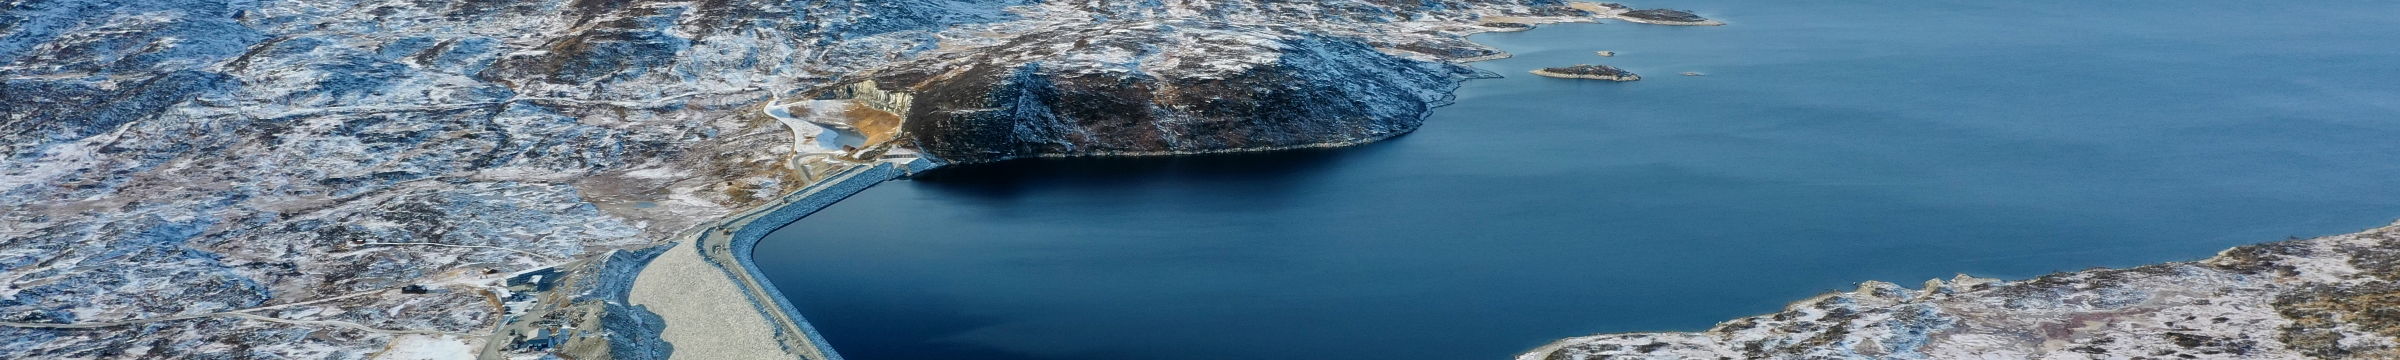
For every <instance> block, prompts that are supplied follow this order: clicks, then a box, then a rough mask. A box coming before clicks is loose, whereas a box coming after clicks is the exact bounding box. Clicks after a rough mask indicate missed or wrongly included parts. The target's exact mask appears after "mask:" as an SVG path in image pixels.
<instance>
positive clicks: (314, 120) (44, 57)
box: [0, 0, 1584, 358]
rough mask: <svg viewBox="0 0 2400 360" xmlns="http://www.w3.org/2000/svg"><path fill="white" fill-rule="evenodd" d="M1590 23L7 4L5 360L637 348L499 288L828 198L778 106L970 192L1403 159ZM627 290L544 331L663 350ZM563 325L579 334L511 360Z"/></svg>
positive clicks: (2, 41)
mask: <svg viewBox="0 0 2400 360" xmlns="http://www.w3.org/2000/svg"><path fill="white" fill-rule="evenodd" d="M1581 14H1584V13H1583V12H1581V11H1577V10H1572V9H1567V8H1564V7H1561V6H1560V4H1558V3H1555V2H1547V1H1500V0H1477V1H1460V0H1437V1H1415V2H1379V1H1335V2H1288V3H1287V2H1257V1H1214V2H1206V3H1176V4H1167V3H1160V2H1125V3H1110V2H1056V3H1051V2H1037V1H1030V0H1025V1H967V0H897V1H809V2H795V1H764V0H698V1H664V0H549V1H491V0H472V1H420V0H327V1H291V0H241V1H206V0H140V1H134V0H22V1H11V2H5V3H0V156H4V157H5V159H6V160H5V161H0V284H5V286H0V357H6V358H60V357H104V358H106V357H142V356H152V357H218V358H290V357H308V358H358V357H365V356H369V355H372V354H376V353H378V352H381V351H399V350H387V346H388V347H390V348H392V349H403V350H405V349H420V348H422V349H447V348H483V349H499V350H505V351H504V352H508V353H512V354H516V353H543V352H549V351H557V350H556V349H557V348H556V347H552V346H554V345H565V344H564V343H576V344H593V343H635V344H639V343H643V341H644V339H646V337H645V336H643V334H640V333H641V332H643V331H654V330H655V329H651V330H643V329H644V328H654V326H648V325H643V326H627V327H625V330H626V331H629V332H631V333H628V334H622V335H612V334H609V333H607V332H605V331H602V332H591V331H594V330H593V328H592V327H589V326H585V327H580V328H579V327H576V325H575V324H572V323H562V322H544V321H547V320H542V319H547V318H552V317H557V318H560V319H566V318H577V317H585V316H584V315H589V313H578V312H573V311H570V310H573V309H565V310H559V311H536V312H532V313H528V312H526V311H528V310H527V309H526V308H524V306H535V305H539V304H533V303H526V302H523V301H519V300H521V299H528V298H534V299H543V298H552V297H545V296H531V295H527V294H524V293H522V292H524V291H534V292H540V291H549V290H542V289H538V288H537V289H532V290H526V289H525V288H523V287H520V286H515V285H511V283H512V282H515V281H517V280H512V279H520V278H519V276H520V275H524V274H529V273H532V272H538V271H537V270H539V271H581V270H572V269H577V268H582V266H570V265H572V264H590V263H591V262H590V261H589V260H591V259H595V258H597V257H601V256H604V254H611V253H618V252H614V251H617V250H639V249H647V248H652V247H655V246H657V245H659V244H661V243H662V242H663V241H665V240H666V239H669V238H671V237H672V236H673V235H674V234H677V233H681V232H684V231H686V230H689V229H691V227H692V226H694V225H695V224H700V223H704V222H707V221H709V220H712V219H715V218H717V217H720V216H723V215H725V214H728V213H730V212H732V211H734V210H737V209H741V208H744V207H749V206H755V205H757V204H760V203H762V202H763V201H765V200H766V199H769V198H771V197H773V196H776V195H779V194H783V193H786V192H789V191H792V190H793V189H796V188H798V187H799V186H802V185H805V184H806V183H808V182H809V181H813V180H812V178H811V177H810V176H809V174H806V173H805V171H802V170H800V169H795V166H794V165H793V163H794V162H795V161H794V160H795V158H796V154H795V153H794V148H795V147H794V146H792V143H793V141H794V139H793V136H794V135H792V134H794V133H795V132H793V131H790V130H787V129H786V128H785V127H784V125H782V124H781V123H779V122H777V121H776V120H775V119H772V118H770V117H768V116H766V115H763V114H761V113H760V112H759V111H758V108H759V105H761V104H763V103H766V102H768V101H769V99H771V98H774V97H775V96H776V95H777V94H782V95H798V94H799V93H800V91H796V90H799V89H821V88H831V87H838V86H840V85H842V84H843V83H845V82H848V81H853V80H857V79H879V80H886V81H879V82H878V84H884V86H885V87H887V88H888V89H884V90H890V92H889V94H887V95H893V96H888V97H882V98H879V99H885V100H891V99H909V100H906V101H904V102H905V103H907V104H908V105H909V106H908V110H906V111H905V113H906V114H905V115H907V116H906V117H907V122H906V123H905V125H904V126H905V129H907V130H910V131H911V132H910V133H908V134H906V136H905V139H904V141H902V143H903V144H900V145H904V146H922V147H926V148H928V149H930V150H933V151H934V152H935V153H937V154H939V155H943V156H952V157H956V158H958V159H960V160H967V161H984V160H995V159H1001V158H1008V157H1019V156H1037V155H1080V154H1105V153H1126V152H1193V151H1217V150H1234V149H1263V148H1275V147H1288V146H1304V145H1316V144H1339V143H1348V142H1355V141H1363V140H1371V139H1376V138H1381V137H1385V136H1390V135H1391V134H1397V133H1400V132H1405V131H1407V130H1408V129H1411V128H1413V127H1414V126H1415V125H1416V122H1417V121H1418V120H1417V119H1419V118H1420V117H1421V116H1422V113H1423V111H1425V110H1426V109H1427V108H1430V107H1432V106H1434V105H1437V104H1439V103H1440V102H1441V101H1442V99H1443V98H1444V96H1445V95H1443V92H1445V91H1447V90H1448V89H1449V88H1450V86H1452V82H1454V81H1456V80H1457V79H1460V78H1462V77H1465V76H1468V75H1469V73H1468V72H1467V71H1465V70H1462V69H1460V68H1457V67H1455V66H1451V65H1446V64H1442V63H1441V62H1440V60H1441V58H1440V56H1446V55H1440V54H1490V53H1493V52H1492V51H1490V50H1489V49H1484V48H1481V47H1479V46H1474V45H1472V44H1467V43H1465V42H1463V41H1460V40H1459V38H1458V36H1459V35H1461V34H1464V33H1467V32H1472V31H1484V30H1488V29H1489V28H1485V27H1481V26H1478V25H1477V23H1480V22H1483V21H1484V19H1487V18H1492V17H1499V16H1511V17H1526V18H1538V19H1540V20H1538V21H1561V20H1575V19H1580V18H1578V16H1581ZM1395 49H1416V50H1395ZM895 104H898V103H897V102H895V103H893V104H885V105H886V107H892V106H890V105H895ZM894 108H895V109H896V108H897V107H894ZM562 266H564V267H562ZM612 266H613V265H612ZM542 269H551V270H542ZM559 269H568V270H559ZM617 272H622V271H617ZM577 279H584V280H577V281H578V282H593V283H596V284H602V285H594V286H597V287H599V288H607V286H603V285H605V283H607V282H608V281H619V280H607V279H601V280H589V278H583V277H578V278H577ZM587 280H588V281H587ZM608 293H609V292H606V291H598V292H588V294H596V295H589V296H583V295H578V297H573V298H572V300H573V301H563V300H562V301H551V302H557V303H561V304H570V303H571V304H574V305H571V306H578V307H586V308H590V309H606V311H604V312H606V313H607V314H608V315H606V316H598V317H596V318H599V319H602V320H598V321H601V322H613V323H628V322H630V323H641V321H612V320H606V319H642V318H643V317H642V316H638V315H640V314H638V313H636V314H618V312H628V311H639V309H638V308H630V307H625V306H622V305H623V304H622V303H621V302H622V300H621V299H617V298H615V297H612V296H609V295H607V294H608ZM578 294H585V293H578ZM527 301H530V300H527ZM545 301H547V300H545ZM593 301H598V302H601V303H602V304H599V305H593V304H592V303H591V302H593ZM612 302H613V303H612ZM529 304H530V305H529ZM541 306H547V305H541ZM552 310H558V309H552ZM560 314H581V315H575V316H565V315H560ZM554 315H557V316H554ZM560 316H564V317H560ZM525 321H534V322H535V323H531V324H527V323H525ZM562 321H563V320H562ZM669 321H671V319H669ZM653 325H654V324H653ZM566 329H581V331H585V332H579V333H576V334H575V335H573V336H572V337H571V338H559V337H556V336H550V337H543V336H533V335H528V336H513V335H509V334H555V333H556V331H561V330H566ZM496 334H497V335H498V336H495V335H496ZM542 339H554V340H555V339H567V340H558V341H556V342H564V343H560V344H551V343H547V342H545V341H550V340H542ZM395 344H401V345H395ZM641 348H642V349H661V350H658V351H653V350H641V351H631V352H627V353H626V354H633V355H627V356H635V357H639V356H641V355H639V354H649V353H656V352H660V351H663V349H668V348H670V347H666V346H648V345H643V346H641Z"/></svg>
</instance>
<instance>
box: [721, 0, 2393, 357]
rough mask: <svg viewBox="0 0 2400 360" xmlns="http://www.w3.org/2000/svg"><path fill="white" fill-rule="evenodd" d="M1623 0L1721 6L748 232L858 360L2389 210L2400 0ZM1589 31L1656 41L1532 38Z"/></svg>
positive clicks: (1435, 335) (1857, 270)
mask: <svg viewBox="0 0 2400 360" xmlns="http://www.w3.org/2000/svg"><path fill="white" fill-rule="evenodd" d="M1635 5H1640V6H1672V7H1676V8H1689V9H1695V10H1699V11H1700V12H1701V13H1703V14H1705V15H1710V16H1713V17H1718V18H1723V19H1725V20H1727V21H1729V22H1731V23H1733V25H1732V26H1726V27H1712V28H1688V27H1660V26H1642V25H1632V24H1602V25H1588V24H1586V25H1555V26H1545V27H1543V28H1541V29H1539V30H1535V31H1532V32H1526V33H1508V34H1488V35H1482V36H1477V39H1478V40H1480V41H1483V42H1485V43H1488V44H1493V45H1496V46H1500V47H1502V48H1505V49H1508V50H1510V51H1512V52H1515V53H1517V55H1518V56H1517V57H1516V58H1514V59H1508V60H1501V61H1493V62H1486V63H1480V64H1478V66H1479V67H1482V68H1485V69H1489V70H1492V71H1495V72H1498V73H1501V74H1506V75H1508V76H1509V77H1508V78H1506V79H1497V80H1479V81H1473V82H1469V83H1468V84H1467V86H1466V87H1465V88H1464V89H1460V91H1459V104H1458V105H1456V106H1452V107H1447V108H1443V109H1441V110H1439V111H1437V112H1436V113H1435V114H1434V116H1433V118H1432V119H1431V120H1429V121H1427V122H1426V125H1425V127H1424V128H1423V129H1422V130H1419V131H1418V132H1417V133H1415V134H1412V135H1408V136H1405V137H1401V138H1398V139H1395V140H1392V141H1389V142H1385V143H1380V144H1373V145H1368V146H1362V147H1358V148H1351V149H1340V150H1326V151H1303V152H1284V153H1273V154H1255V155H1228V156H1205V157H1182V158H1144V159H1101V160H1093V159H1087V160H1043V161H1022V162H1012V163H1005V164H1001V165H998V166H986V167H974V168H958V169H953V170H951V171H950V172H947V173H943V174H939V175H941V176H939V177H936V178H928V179H920V180H914V181H903V182H894V183H887V184H884V185H881V186H878V187H876V188H874V189H872V190H869V191H867V192H865V193H863V194H860V195H858V196H857V197H854V198H851V199H849V200H848V201H845V202H843V203H841V204H839V205H835V206H833V207H832V208H830V209H827V210H825V211H824V212H821V213H818V214H816V215H814V216H811V217H809V218H807V219H804V220H801V221H800V222H799V223H796V224H794V225H792V226H790V227H788V228H785V229H784V230H782V231H781V232H779V233H777V234H775V236H774V237H773V238H770V239H767V240H766V241H765V242H764V243H762V244H761V245H759V248H758V252H757V258H758V262H759V264H760V265H761V266H763V267H765V269H764V270H765V271H766V272H767V274H769V277H771V278H772V279H773V280H774V281H775V282H776V285H777V286H778V287H780V288H782V289H785V290H787V295H789V297H790V298H791V300H792V301H793V302H794V303H796V304H797V306H799V307H800V310H801V311H802V312H803V313H804V314H806V315H807V316H808V318H809V319H810V320H811V321H813V322H814V323H815V325H816V326H817V328H818V329H821V330H823V332H824V333H825V336H826V337H827V338H828V339H829V340H830V341H831V342H832V344H833V345H834V346H835V347H836V348H838V349H839V350H840V351H841V352H842V353H843V354H844V355H846V356H847V357H848V358H850V359H853V360H905V359H1302V358H1307V359H1500V358H1504V357H1507V356H1510V355H1512V354H1514V353H1515V352H1518V351H1521V350H1525V349H1528V348H1531V347H1533V346H1536V345H1539V344H1541V343H1544V342H1547V341H1549V340H1552V339H1555V338H1559V337H1566V336H1575V335H1583V334H1587V333H1594V332H1622V331H1653V330H1698V329H1704V328H1706V327H1708V326H1709V325H1711V324H1712V323H1713V322H1715V321H1719V320H1725V319H1730V318H1733V317H1738V316H1743V315H1750V314H1756V313H1763V312H1769V311H1772V310H1775V309H1777V308H1779V307H1780V306H1782V305H1783V304H1784V303H1786V302H1788V301H1792V300H1797V299H1800V298H1803V297H1807V296H1809V295H1812V294H1816V293H1819V292H1823V291H1828V290H1835V289H1842V288H1847V287H1850V286H1852V284H1853V283H1855V282H1857V281H1861V280H1871V279H1872V280H1887V281H1898V282H1903V283H1914V282H1918V281H1922V280H1924V279H1927V278H1935V277H1948V276H1950V275H1952V274H1955V273H1960V272H1964V273H1968V274H1974V275H1979V276H1995V277H2007V278H2022V277H2029V276H2035V275H2039V274H2043V273H2047V272H2052V271H2061V270H2076V269H2082V268H2086V267H2093V266H2127V265H2136V264H2144V263H2153V262H2162V261H2173V260H2186V259H2195V258H2201V257H2206V256H2209V255H2211V254H2213V253H2214V252H2216V251H2218V250H2221V249H2223V248H2226V247H2229V246H2234V245H2239V244H2245V243H2254V242H2263V241H2270V240H2279V239H2283V238H2285V237H2288V236H2304V237H2305V236H2315V235H2327V234H2338V233H2346V232H2351V231H2355V230H2359V229H2364V228H2368V227H2373V226H2377V225H2381V224H2385V223H2387V222H2389V221H2390V220H2392V219H2394V218H2400V186H2395V184H2400V141H2395V139H2400V16H2394V14H2400V2H2389V1H2310V2H2261V1H2110V2H2083V1H2010V2H1985V1H1922V0H1884V1H1857V2H1817V1H1811V2H1795V1H1684V2H1674V3H1652V4H1635ZM1594 50H1613V51H1616V52H1618V53H1619V55H1618V56H1617V57H1614V58H1600V57H1595V56H1593V55H1591V52H1592V51H1594ZM1575 63H1607V64H1613V65H1618V66H1621V67H1624V68H1626V69H1629V70H1632V71H1635V72H1639V73H1642V74H1644V75H1645V76H1646V78H1647V79H1646V80H1643V81H1640V82H1636V83H1623V84H1619V83H1606V82H1597V81H1575V80H1560V79H1548V78H1541V77H1535V76H1530V75H1524V73H1525V71H1526V70H1530V69H1533V68H1538V67H1547V66H1558V65H1567V64H1575ZM1684 71H1698V72H1704V73H1707V74H1708V76H1705V77H1684V76H1676V75H1675V74H1676V73H1680V72H1684Z"/></svg>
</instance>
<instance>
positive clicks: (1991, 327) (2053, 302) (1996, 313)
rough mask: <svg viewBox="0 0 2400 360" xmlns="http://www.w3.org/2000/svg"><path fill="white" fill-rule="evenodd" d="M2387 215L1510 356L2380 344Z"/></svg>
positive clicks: (2396, 299) (2399, 308)
mask: <svg viewBox="0 0 2400 360" xmlns="http://www.w3.org/2000/svg"><path fill="white" fill-rule="evenodd" d="M2396 339H2400V225H2394V226H2387V227H2383V228H2378V229H2373V230H2368V231H2366V232H2361V233H2357V234H2349V235H2339V236H2329V237H2324V238H2317V239H2308V240H2290V241H2283V242H2275V243H2267V244H2260V245H2250V246H2244V247H2239V248H2234V249H2231V250H2226V251H2225V252H2223V253H2220V254H2218V255H2217V256H2216V257H2213V258H2209V259H2205V260H2200V261H2193V262H2181V263H2168V264H2158V265H2148V266H2142V267H2135V268H2128V269H2093V270H2085V271H2077V272H2068V273H2058V274H2051V275H2047V276H2042V277H2038V278H2033V279H2029V280H2020V281H2003V280H1996V279H1982V278H1973V277H1967V276H1965V275H1960V276H1958V277H1957V278H1955V279H1951V280H1949V281H1942V280H1931V281H1927V282H1925V284H1924V286H1923V287H1922V288H1918V289H1909V288H1906V287H1902V286H1900V285H1896V284H1892V283H1886V282H1876V281H1869V282H1866V283H1862V284H1859V287H1858V289H1857V290H1854V291H1849V292H1840V293H1832V294H1825V295H1823V296H1818V297H1816V298H1811V299H1807V300H1801V301H1800V302H1796V303H1793V304H1791V305H1790V306H1788V307H1786V308H1785V309H1784V311H1782V312H1778V313H1773V314H1766V315H1759V316H1752V317H1746V318H1741V319H1734V320H1732V321H1726V322H1724V323H1720V324H1717V326H1716V327H1715V328H1711V329H1709V330H1707V331H1702V332H1694V333H1636V334H1604V335H1593V336H1587V337H1579V338H1571V339H1566V340H1561V341H1559V342H1557V343H1554V344H1551V345H1550V346H1545V347H1543V348H1541V349H1537V350H1534V351H1533V352H1529V353H1526V354H1523V355H1520V356H1518V357H1517V359H1519V360H1583V359H1723V358H1732V359H2142V358H2150V359H2195V358H2197V359H2300V358H2319V359H2389V358H2394V357H2400V340H2396Z"/></svg>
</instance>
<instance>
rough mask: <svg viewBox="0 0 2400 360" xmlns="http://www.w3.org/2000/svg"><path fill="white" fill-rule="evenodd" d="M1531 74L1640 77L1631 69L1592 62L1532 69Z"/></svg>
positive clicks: (1570, 76)
mask: <svg viewBox="0 0 2400 360" xmlns="http://www.w3.org/2000/svg"><path fill="white" fill-rule="evenodd" d="M1533 74H1534V75H1541V76H1548V77H1554V78H1560V79H1592V80H1608V81H1634V80H1641V79H1642V76H1641V75H1635V74H1634V73H1633V72H1631V71H1625V69H1618V68H1617V67H1615V66H1608V65H1592V64H1579V65H1575V66H1566V67H1554V68H1541V69H1535V70H1533Z"/></svg>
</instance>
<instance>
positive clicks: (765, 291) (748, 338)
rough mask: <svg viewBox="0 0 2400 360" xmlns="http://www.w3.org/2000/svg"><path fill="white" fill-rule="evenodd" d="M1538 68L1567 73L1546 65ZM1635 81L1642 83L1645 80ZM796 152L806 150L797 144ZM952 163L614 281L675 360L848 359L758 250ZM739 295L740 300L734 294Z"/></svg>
mask: <svg viewBox="0 0 2400 360" xmlns="http://www.w3.org/2000/svg"><path fill="white" fill-rule="evenodd" d="M1574 3H1576V4H1589V3H1584V2H1574ZM1593 13H1594V14H1593V15H1592V16H1589V17H1571V18H1552V19H1542V20H1548V21H1539V22H1536V23H1527V24H1525V25H1528V26H1527V27H1525V28H1518V29H1494V28H1489V27H1484V28H1479V29H1473V30H1467V31H1460V33H1459V34H1458V36H1460V37H1462V38H1463V37H1466V36H1469V35H1474V34H1478V33H1484V32H1518V31H1527V30H1532V29H1533V26H1534V25H1536V24H1539V23H1564V22H1583V23H1597V22H1599V20H1603V19H1612V18H1620V17H1618V16H1615V15H1617V14H1615V13H1611V12H1608V11H1600V10H1594V11H1593ZM1513 56H1514V54H1511V53H1508V52H1505V51H1503V52H1499V53H1495V54H1492V55H1486V56H1479V57H1471V58H1458V59H1449V60H1448V61H1451V62H1454V63H1461V64H1463V63H1472V62H1479V61H1488V60H1497V59H1505V58H1510V57H1513ZM1486 73H1487V74H1488V72H1486ZM1536 74H1537V75H1543V76H1552V77H1559V76H1553V75H1549V74H1541V73H1540V72H1538V71H1537V72H1536ZM1485 77H1490V76H1475V77H1468V78H1462V79H1458V80H1457V82H1456V83H1453V84H1452V85H1451V87H1449V88H1448V89H1445V92H1446V93H1447V92H1452V91H1455V90H1456V87H1457V86H1460V84H1463V83H1464V82H1466V81H1468V80H1474V79H1478V78H1485ZM1634 78H1636V79H1638V76H1635V77H1634ZM1593 79H1600V80H1613V79H1602V78H1593ZM1617 81H1627V80H1617ZM1455 98H1456V94H1455V93H1449V94H1446V96H1445V97H1444V98H1443V99H1441V100H1440V101H1436V102H1434V103H1433V104H1431V106H1429V107H1427V108H1426V111H1425V112H1424V113H1422V114H1418V119H1417V120H1418V121H1419V122H1420V123H1421V122H1422V121H1423V120H1424V119H1425V118H1427V117H1430V116H1431V113H1432V110H1433V109H1438V108H1441V107H1446V106H1448V105H1452V101H1454V99H1455ZM768 112H769V116H772V117H776V118H777V119H778V120H786V119H785V118H786V117H788V114H777V113H775V112H774V111H773V110H768ZM786 125H787V126H790V125H795V124H791V123H787V124H786ZM1416 130H1417V127H1415V126H1411V127H1409V128H1407V129H1402V130H1398V131H1392V132H1387V133H1382V134H1372V135H1370V136H1365V137H1360V138H1355V139H1345V140H1339V141H1326V142H1318V143H1305V144H1287V145H1277V146H1262V147H1243V148H1228V149H1209V150H1171V151H1103V152H1093V153H1083V154H1041V155H1033V156H1019V157H1011V158H1006V159H998V160H992V161H984V162H979V163H990V162H1000V161H1006V160H1013V159H1020V158H1072V157H1154V156H1179V155H1205V154H1225V153H1249V152H1266V151H1280V150H1295V149H1319V148H1341V147H1352V146H1359V145H1364V144H1369V143H1374V142H1380V141H1385V140H1389V139H1392V138H1396V137H1399V136H1402V135H1407V134H1409V133H1412V132H1415V131H1416ZM796 146H797V145H796ZM795 150H800V148H798V147H796V148H795ZM944 165H951V164H948V163H942V164H936V163H934V162H933V161H931V160H929V159H926V158H912V159H909V161H907V162H897V161H891V160H878V161H874V162H872V163H870V164H853V165H851V166H850V167H847V168H843V169H842V170H838V171H836V172H834V173H833V174H831V175H827V176H826V177H825V178H823V179H819V180H818V181H816V182H814V183H811V184H808V185H805V186H803V187H802V188H801V189H800V190H795V191H793V192H791V193H789V194H785V195H783V197H782V198H781V199H780V200H777V202H775V203H772V204H767V205H760V206H756V207H753V208H750V209H747V210H743V211H740V212H735V213H732V214H728V215H726V216H724V217H722V218H720V219H718V220H716V221H712V222H708V223H703V225H699V226H696V227H694V228H693V230H690V232H689V233H686V234H684V235H679V236H677V240H676V241H675V242H672V243H669V244H668V245H666V246H667V248H666V249H665V251H662V252H661V253H659V254H658V255H657V256H655V257H653V258H651V259H650V260H649V262H648V263H646V264H643V265H641V266H642V267H641V269H640V270H639V271H638V272H636V273H634V274H632V276H631V278H629V279H626V278H620V279H611V281H616V282H621V283H628V286H629V287H631V290H630V291H629V294H628V296H627V301H626V302H627V303H628V304H631V305H634V306H641V307H645V308H647V310H648V311H650V312H652V314H653V315H655V316H656V317H657V318H658V319H659V320H660V322H661V323H663V324H664V325H663V329H662V330H659V331H657V332H656V334H655V335H656V336H657V337H658V339H659V340H661V341H664V342H666V343H668V344H670V345H672V346H673V347H672V348H673V350H671V351H670V352H669V353H668V354H667V356H666V357H667V358H670V359H672V358H700V359H793V358H799V359H810V360H841V359H842V357H841V355H840V354H839V353H838V352H837V351H835V350H834V348H833V346H831V345H830V344H828V343H827V342H826V340H825V339H824V337H823V336H822V334H821V333H819V332H818V331H817V330H816V329H815V327H814V326H813V325H810V324H809V323H808V321H807V319H806V318H805V317H804V316H803V315H802V314H801V313H800V312H799V310H798V308H797V307H794V306H793V305H792V303H791V300H790V299H789V298H786V296H785V294H784V293H783V292H782V290H781V289H778V288H776V287H775V285H774V284H773V283H772V282H771V281H769V280H765V279H764V278H765V277H766V275H765V274H763V273H760V272H759V270H758V267H757V264H756V262H755V260H754V259H752V257H751V253H752V250H753V249H754V248H755V247H756V245H757V244H758V242H759V241H762V240H764V239H765V237H766V236H767V235H769V234H772V233H774V232H776V231H777V230H778V229H782V228H784V227H786V226H789V225H791V224H793V223H795V222H796V221H798V220H799V219H802V218H805V217H806V216H808V215H810V214H814V213H815V212H817V211H819V210H823V209H824V208H826V207H830V206H832V205H833V204H835V203H838V202H840V201H841V200H843V199H846V198H848V197H850V196H852V195H855V194H858V193H860V192H863V191H865V190H866V189H868V188H872V187H873V186H875V185H877V184H881V183H883V182H886V181H890V180H895V179H900V178H904V177H907V176H908V175H910V174H916V173H921V172H923V171H927V170H932V169H934V168H937V167H940V166H944ZM762 225H763V226H762ZM737 268H738V269H737ZM720 279H721V280H720ZM736 298H738V300H734V299H736ZM770 344H771V345H770Z"/></svg>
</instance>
